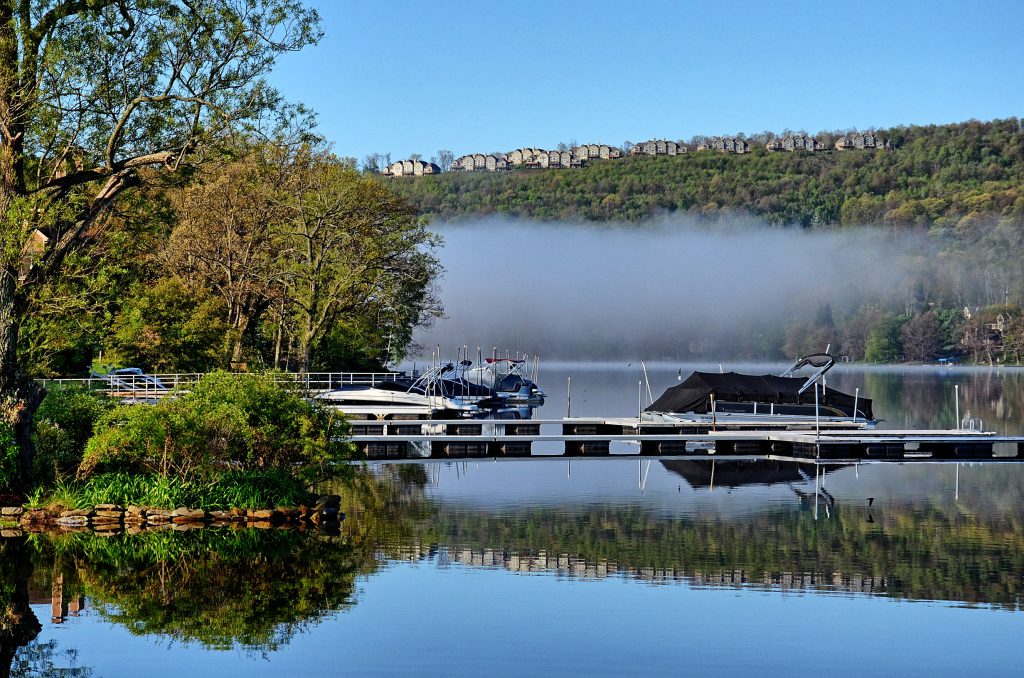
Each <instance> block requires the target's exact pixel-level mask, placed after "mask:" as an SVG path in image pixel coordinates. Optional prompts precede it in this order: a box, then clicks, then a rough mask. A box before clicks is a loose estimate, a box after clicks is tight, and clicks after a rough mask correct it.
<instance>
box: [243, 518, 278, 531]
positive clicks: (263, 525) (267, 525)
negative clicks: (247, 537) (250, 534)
mask: <svg viewBox="0 0 1024 678" xmlns="http://www.w3.org/2000/svg"><path fill="white" fill-rule="evenodd" d="M249 527H254V528H256V529H257V530H271V529H273V528H274V524H273V523H272V522H270V521H269V520H257V521H254V522H251V523H249Z"/></svg>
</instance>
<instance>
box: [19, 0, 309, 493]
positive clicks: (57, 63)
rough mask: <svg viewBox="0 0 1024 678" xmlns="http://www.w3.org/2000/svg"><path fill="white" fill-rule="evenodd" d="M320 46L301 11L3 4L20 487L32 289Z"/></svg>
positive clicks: (22, 0)
mask: <svg viewBox="0 0 1024 678" xmlns="http://www.w3.org/2000/svg"><path fill="white" fill-rule="evenodd" d="M318 36H319V27H318V17H317V15H316V13H315V12H314V11H313V10H309V9H306V8H304V7H302V6H301V4H300V2H299V0H0V209H2V210H3V214H4V220H3V222H2V225H0V398H2V403H0V417H2V419H3V420H4V421H5V422H6V423H8V424H10V425H11V426H12V427H13V429H14V434H15V438H16V441H17V442H18V445H19V448H20V450H21V452H20V455H19V477H18V483H19V485H21V486H22V487H25V486H27V485H28V484H29V482H30V469H31V458H32V448H31V440H30V437H29V428H30V425H31V419H32V416H33V414H34V412H35V409H36V407H37V406H38V404H39V402H40V401H41V399H42V396H43V392H42V389H41V387H39V386H38V385H36V384H35V383H34V382H32V381H31V380H30V379H28V378H27V376H26V375H25V374H24V372H23V370H22V369H21V368H20V365H19V361H18V356H17V344H18V333H19V330H20V328H21V325H22V321H23V318H24V313H25V309H26V300H27V299H28V298H29V293H30V291H31V289H32V287H33V286H36V285H39V284H41V283H43V282H45V281H46V280H47V279H48V278H49V277H51V276H53V275H54V274H55V272H58V271H59V270H60V269H61V266H62V264H63V262H64V261H65V259H66V258H67V257H68V255H69V254H70V253H72V252H74V251H76V250H80V249H81V248H82V247H83V246H87V245H88V243H89V241H90V240H91V239H92V238H93V237H94V235H95V234H96V232H97V230H98V229H100V228H102V227H103V225H104V218H105V216H106V215H107V214H108V213H109V210H110V208H111V206H112V204H113V203H114V201H115V200H116V199H117V198H118V196H119V195H121V194H122V193H123V192H124V191H126V190H128V189H130V188H132V187H133V186H136V185H138V183H139V181H140V171H141V170H143V169H144V168H156V169H163V170H174V169H176V168H178V167H179V166H181V165H182V164H183V163H186V162H189V161H190V160H191V159H192V158H193V157H194V156H195V155H196V154H198V153H200V152H201V151H202V149H203V147H204V145H206V144H207V143H208V142H209V141H210V140H211V139H213V138H215V137H216V135H217V134H218V133H219V132H220V131H221V130H223V129H224V127H225V126H234V125H239V124H245V123H253V124H258V123H259V122H260V121H261V120H265V119H266V117H265V116H266V115H267V114H268V113H269V112H271V111H273V110H275V109H277V108H278V107H279V105H280V98H279V96H278V94H277V93H276V92H275V91H274V90H273V89H272V88H271V87H269V86H268V85H267V84H266V82H265V81H264V76H265V75H266V74H267V73H268V71H269V70H270V68H271V67H272V66H273V64H274V61H275V59H276V58H277V57H278V56H279V55H280V54H281V53H283V52H287V51H291V50H296V49H300V48H302V47H303V46H305V45H307V44H309V43H311V42H313V41H315V40H316V39H317V38H318Z"/></svg>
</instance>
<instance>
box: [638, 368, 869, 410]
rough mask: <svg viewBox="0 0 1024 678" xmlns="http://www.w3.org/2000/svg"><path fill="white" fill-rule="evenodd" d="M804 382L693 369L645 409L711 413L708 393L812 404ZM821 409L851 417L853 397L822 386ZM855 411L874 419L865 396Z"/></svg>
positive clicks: (748, 399) (719, 398) (718, 396)
mask: <svg viewBox="0 0 1024 678" xmlns="http://www.w3.org/2000/svg"><path fill="white" fill-rule="evenodd" d="M806 382H807V379H805V378H801V377H777V376H775V375H773V374H765V375H755V374H738V373H736V372H725V373H724V374H723V373H719V372H694V373H693V374H691V375H690V376H689V377H687V378H686V380H685V381H683V383H681V384H679V385H677V386H673V387H671V388H669V389H666V390H665V392H664V393H662V394H661V397H660V398H658V399H657V400H655V401H654V402H653V403H651V405H650V406H649V407H648V408H647V411H648V412H693V413H695V414H708V413H710V412H711V396H714V397H715V400H717V401H718V402H720V403H725V402H734V403H751V402H757V403H765V404H769V403H773V404H776V405H814V388H813V387H812V388H809V389H807V390H806V391H804V392H803V393H802V394H801V393H799V391H800V388H801V387H802V386H803V385H804V384H805V383H806ZM818 399H819V404H820V406H821V407H822V409H825V408H834V409H837V410H841V411H842V412H843V414H844V415H845V416H849V417H852V416H854V412H853V407H854V396H852V395H850V394H848V393H843V392H841V391H836V390H834V389H831V388H828V387H826V388H825V393H824V395H823V396H822V395H821V392H820V391H819V396H818ZM857 410H858V411H860V413H861V414H862V415H863V416H864V417H866V418H867V419H874V418H875V417H874V414H872V412H871V400H870V399H869V398H859V399H857Z"/></svg>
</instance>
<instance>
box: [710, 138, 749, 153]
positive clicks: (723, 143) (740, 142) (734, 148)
mask: <svg viewBox="0 0 1024 678" xmlns="http://www.w3.org/2000/svg"><path fill="white" fill-rule="evenodd" d="M711 148H713V149H714V150H716V151H718V152H720V153H749V152H750V143H749V142H748V141H746V140H744V139H739V138H737V137H715V138H714V139H712V140H711Z"/></svg>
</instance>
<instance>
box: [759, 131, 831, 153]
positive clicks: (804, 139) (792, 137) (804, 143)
mask: <svg viewBox="0 0 1024 678" xmlns="http://www.w3.org/2000/svg"><path fill="white" fill-rule="evenodd" d="M765 148H767V149H768V150H769V151H789V152H793V151H817V150H820V149H821V148H822V145H821V143H820V142H818V140H817V139H815V138H814V137H811V136H805V135H803V134H787V135H786V136H784V137H782V138H781V139H780V138H775V139H772V140H771V141H769V142H768V143H767V144H765Z"/></svg>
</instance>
